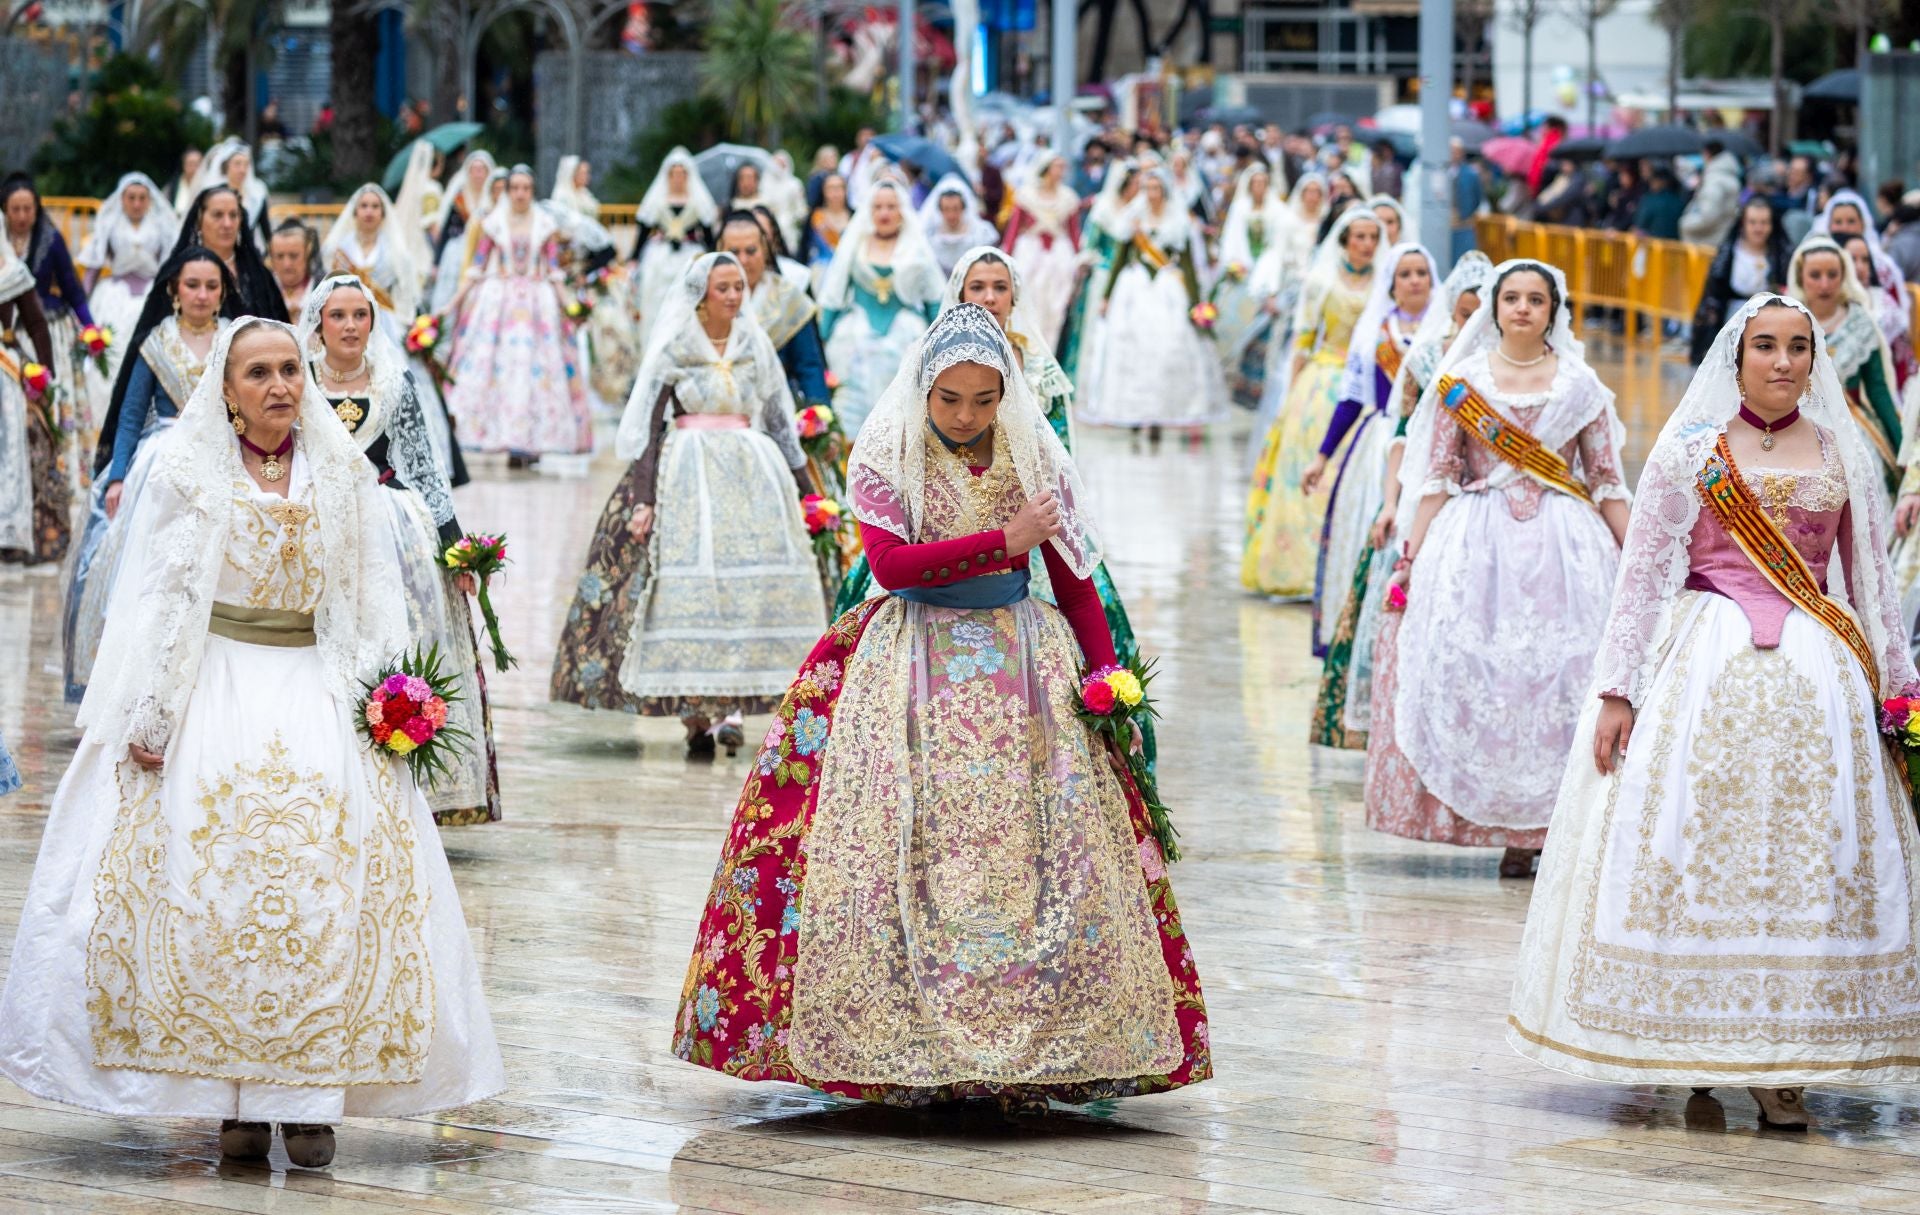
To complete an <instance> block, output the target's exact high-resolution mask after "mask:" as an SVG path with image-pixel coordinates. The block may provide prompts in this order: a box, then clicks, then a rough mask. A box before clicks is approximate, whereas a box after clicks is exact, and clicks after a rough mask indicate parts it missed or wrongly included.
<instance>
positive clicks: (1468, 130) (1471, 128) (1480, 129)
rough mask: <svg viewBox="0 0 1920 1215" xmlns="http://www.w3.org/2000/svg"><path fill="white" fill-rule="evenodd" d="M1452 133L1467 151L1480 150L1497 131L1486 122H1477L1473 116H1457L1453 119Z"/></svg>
mask: <svg viewBox="0 0 1920 1215" xmlns="http://www.w3.org/2000/svg"><path fill="white" fill-rule="evenodd" d="M1452 134H1453V137H1454V138H1455V139H1457V140H1459V141H1460V143H1461V144H1462V146H1464V147H1465V148H1466V149H1467V151H1469V152H1478V151H1479V150H1480V146H1481V145H1482V144H1484V143H1486V142H1487V140H1489V139H1492V138H1493V137H1494V134H1495V132H1494V129H1493V128H1492V127H1490V126H1488V125H1487V124H1486V123H1484V122H1476V121H1474V120H1473V119H1471V118H1456V119H1454V120H1453V132H1452Z"/></svg>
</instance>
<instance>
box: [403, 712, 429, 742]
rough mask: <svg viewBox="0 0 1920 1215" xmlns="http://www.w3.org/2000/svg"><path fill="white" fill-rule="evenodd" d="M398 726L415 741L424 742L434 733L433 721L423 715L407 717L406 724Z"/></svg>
mask: <svg viewBox="0 0 1920 1215" xmlns="http://www.w3.org/2000/svg"><path fill="white" fill-rule="evenodd" d="M400 728H401V729H402V730H405V731H406V732H407V737H408V738H411V739H412V740H413V741H414V742H415V743H423V742H426V741H427V740H428V739H429V738H432V737H433V735H434V725H433V723H432V722H430V721H428V720H427V719H426V718H424V717H409V718H407V724H406V725H404V726H401V727H400Z"/></svg>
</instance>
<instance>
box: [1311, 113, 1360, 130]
mask: <svg viewBox="0 0 1920 1215" xmlns="http://www.w3.org/2000/svg"><path fill="white" fill-rule="evenodd" d="M1359 125H1360V120H1359V119H1357V118H1355V117H1354V116H1353V115H1351V114H1342V113H1340V112H1339V111H1337V110H1322V111H1320V112H1319V113H1318V114H1315V115H1314V116H1313V117H1311V118H1309V119H1307V129H1308V130H1309V131H1315V132H1318V131H1330V130H1332V129H1333V128H1334V127H1357V126H1359Z"/></svg>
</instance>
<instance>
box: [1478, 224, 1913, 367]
mask: <svg viewBox="0 0 1920 1215" xmlns="http://www.w3.org/2000/svg"><path fill="white" fill-rule="evenodd" d="M1473 229H1474V239H1475V241H1476V243H1477V244H1478V245H1479V247H1480V251H1481V252H1482V253H1485V254H1486V255H1487V256H1488V257H1490V258H1492V259H1493V260H1494V262H1495V263H1496V264H1497V263H1499V262H1503V261H1507V260H1509V259H1511V258H1516V257H1527V258H1533V259H1535V260H1537V261H1543V262H1547V263H1549V264H1551V265H1554V266H1558V267H1559V268H1560V269H1561V271H1562V272H1564V273H1565V274H1566V276H1567V294H1568V295H1570V296H1571V297H1572V300H1571V302H1572V303H1573V304H1575V305H1576V307H1575V309H1574V318H1573V322H1574V326H1575V328H1578V327H1579V325H1580V321H1581V316H1580V313H1581V310H1582V308H1583V307H1595V308H1619V309H1621V310H1623V311H1624V313H1625V314H1626V322H1627V336H1628V337H1633V336H1635V334H1636V333H1637V332H1638V330H1639V327H1640V321H1641V319H1642V318H1643V317H1649V318H1653V319H1656V320H1661V321H1681V322H1686V321H1691V320H1692V319H1693V312H1694V309H1695V308H1696V307H1697V306H1698V305H1699V303H1700V292H1701V290H1702V288H1704V287H1705V286H1706V282H1707V270H1708V268H1709V267H1711V266H1712V264H1713V256H1714V252H1715V250H1714V249H1713V248H1711V247H1710V246H1707V245H1694V244H1689V243H1687V242H1686V241H1677V240H1660V239H1657V238H1655V237H1651V236H1641V235H1639V234H1637V233H1633V232H1609V231H1604V230H1600V229H1593V228H1569V227H1565V226H1563V225H1560V224H1533V223H1526V222H1523V221H1521V220H1517V219H1514V218H1513V217H1512V216H1510V215H1482V216H1479V217H1478V218H1476V219H1475V220H1474V221H1473ZM1907 293H1908V295H1909V296H1911V297H1912V300H1913V310H1914V312H1913V330H1912V331H1913V332H1915V333H1920V284H1913V283H1909V284H1908V286H1907ZM1649 332H1650V333H1651V334H1652V335H1653V336H1655V337H1657V336H1658V335H1659V327H1658V326H1657V325H1655V326H1650V327H1649Z"/></svg>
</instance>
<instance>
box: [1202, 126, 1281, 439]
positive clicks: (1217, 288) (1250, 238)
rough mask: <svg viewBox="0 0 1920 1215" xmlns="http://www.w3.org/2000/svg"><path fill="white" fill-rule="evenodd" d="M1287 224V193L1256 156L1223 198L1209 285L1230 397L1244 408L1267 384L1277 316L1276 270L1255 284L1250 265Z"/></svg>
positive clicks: (1272, 244) (1254, 402)
mask: <svg viewBox="0 0 1920 1215" xmlns="http://www.w3.org/2000/svg"><path fill="white" fill-rule="evenodd" d="M1289 226H1290V221H1289V220H1288V218H1287V203H1286V199H1284V198H1282V197H1281V195H1280V192H1279V191H1278V190H1275V189H1274V188H1273V169H1272V168H1271V167H1270V166H1269V165H1268V164H1267V162H1266V161H1264V160H1257V161H1255V162H1254V163H1253V164H1251V165H1248V166H1247V167H1246V168H1245V169H1243V170H1241V172H1240V176H1239V178H1238V179H1237V180H1236V181H1235V182H1234V187H1233V201H1232V202H1231V203H1229V204H1227V222H1226V223H1225V224H1224V225H1222V227H1221V229H1220V263H1219V267H1218V269H1219V277H1218V278H1217V279H1216V280H1215V282H1214V287H1213V302H1214V304H1215V306H1217V307H1218V308H1219V309H1220V319H1219V320H1218V321H1217V322H1215V324H1214V328H1213V338H1214V344H1215V346H1216V348H1217V350H1218V352H1219V356H1220V366H1221V369H1222V371H1224V372H1225V374H1226V377H1227V385H1228V388H1229V389H1230V390H1231V392H1232V393H1233V402H1234V404H1236V405H1239V406H1241V407H1242V408H1244V409H1254V408H1257V407H1258V406H1259V404H1260V392H1261V389H1262V388H1263V387H1264V386H1265V384H1266V378H1267V376H1266V371H1267V350H1268V345H1269V343H1270V342H1271V341H1272V339H1273V326H1274V316H1275V313H1274V312H1273V311H1270V310H1269V309H1268V308H1267V301H1268V300H1269V299H1270V298H1272V294H1273V292H1274V291H1277V290H1278V287H1279V283H1278V281H1277V276H1276V278H1275V281H1273V282H1272V283H1270V284H1263V286H1265V287H1268V288H1270V289H1268V290H1261V289H1257V288H1256V286H1255V284H1254V281H1253V270H1254V267H1256V266H1258V265H1259V264H1260V260H1261V258H1263V257H1265V256H1266V253H1267V250H1268V249H1270V248H1274V247H1275V246H1277V245H1279V244H1281V243H1282V242H1283V241H1284V240H1285V238H1286V236H1287V230H1288V228H1289Z"/></svg>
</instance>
